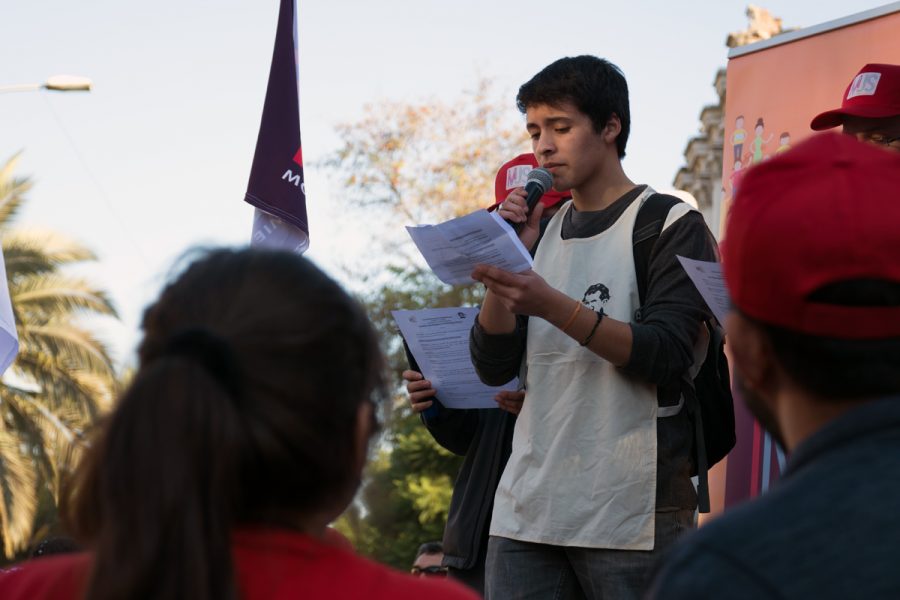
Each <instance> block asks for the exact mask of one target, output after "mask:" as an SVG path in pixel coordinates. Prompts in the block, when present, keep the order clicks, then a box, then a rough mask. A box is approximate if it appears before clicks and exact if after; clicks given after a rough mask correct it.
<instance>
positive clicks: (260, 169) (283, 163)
mask: <svg viewBox="0 0 900 600" xmlns="http://www.w3.org/2000/svg"><path fill="white" fill-rule="evenodd" d="M297 31H298V28H297V0H281V8H280V9H279V12H278V29H277V31H276V33H275V51H274V52H273V54H272V67H271V69H270V70H269V85H268V88H267V89H266V102H265V105H264V107H263V114H262V122H261V123H260V126H259V137H258V138H257V140H256V153H255V154H254V156H253V167H252V168H251V170H250V181H249V182H248V184H247V193H246V194H245V196H244V200H246V201H247V202H249V203H250V204H252V205H253V206H255V207H256V212H255V215H254V218H253V237H252V245H254V246H264V247H276V248H282V249H286V250H292V251H294V252H298V253H302V252H304V251H305V250H306V249H307V248H308V247H309V225H308V223H307V218H306V186H305V183H304V179H303V151H302V147H301V143H300V94H299V89H298V81H299V79H298V77H297V66H298V58H297V57H298V53H297Z"/></svg>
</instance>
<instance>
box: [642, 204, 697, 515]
mask: <svg viewBox="0 0 900 600" xmlns="http://www.w3.org/2000/svg"><path fill="white" fill-rule="evenodd" d="M679 202H681V200H679V199H678V198H676V197H675V196H668V195H665V194H652V195H651V196H649V197H648V198H647V199H646V200H644V203H643V204H642V205H641V207H640V208H639V209H638V214H637V217H636V219H635V221H634V230H633V231H632V234H631V245H632V249H633V251H634V272H635V275H636V276H637V286H638V300H639V302H640V306H639V307H638V309H637V310H636V311H635V312H634V320H635V322H638V323H639V322H640V321H641V319H642V318H643V308H644V301H645V300H646V297H647V284H648V280H649V278H650V273H649V271H650V255H651V254H652V253H653V246H654V245H655V244H656V240H658V239H659V236H660V234H661V233H662V228H663V225H665V223H666V217H667V216H668V215H669V210H671V209H672V207H673V206H675V205H676V204H678V203H679ZM707 327H708V324H707ZM685 388H686V389H687V392H688V395H689V396H690V397H691V402H689V405H690V407H691V413H693V416H694V435H695V436H696V440H695V446H696V449H697V456H696V457H695V458H696V459H697V477H698V485H697V502H698V504H699V510H700V512H709V481H708V476H707V471H708V465H707V462H708V461H707V456H706V443H705V440H704V438H703V421H702V417H701V415H700V407H699V406H698V404H697V399H696V394H695V393H694V389H693V383H688V382H685V384H684V386H683V389H685Z"/></svg>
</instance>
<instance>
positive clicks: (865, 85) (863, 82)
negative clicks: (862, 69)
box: [847, 73, 881, 100]
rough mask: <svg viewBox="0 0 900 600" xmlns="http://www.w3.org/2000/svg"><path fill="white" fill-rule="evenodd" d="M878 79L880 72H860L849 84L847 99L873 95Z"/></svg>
mask: <svg viewBox="0 0 900 600" xmlns="http://www.w3.org/2000/svg"><path fill="white" fill-rule="evenodd" d="M879 79H881V73H860V74H859V75H857V76H856V79H854V80H853V83H851V84H850V89H849V90H848V91H847V100H849V99H850V98H856V97H857V96H874V95H875V90H876V89H878V80H879Z"/></svg>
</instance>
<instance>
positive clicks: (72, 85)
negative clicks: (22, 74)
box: [0, 75, 91, 94]
mask: <svg viewBox="0 0 900 600" xmlns="http://www.w3.org/2000/svg"><path fill="white" fill-rule="evenodd" d="M38 90H53V91H56V92H89V91H91V80H90V79H89V78H88V77H79V76H78V75H54V76H53V77H48V78H47V81H45V82H44V83H18V84H13V85H0V94H2V93H4V92H34V91H38Z"/></svg>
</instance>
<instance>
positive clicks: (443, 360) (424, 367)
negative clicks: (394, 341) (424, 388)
mask: <svg viewBox="0 0 900 600" xmlns="http://www.w3.org/2000/svg"><path fill="white" fill-rule="evenodd" d="M391 314H392V315H393V317H394V320H395V321H396V322H397V325H398V326H399V327H400V333H401V334H402V335H403V339H405V340H406V343H407V345H408V346H409V350H410V352H412V355H413V358H415V359H416V362H417V363H419V369H420V370H421V372H422V375H424V376H425V379H427V380H428V381H430V382H431V386H432V387H433V388H434V389H436V390H437V397H438V398H439V399H440V401H441V404H443V405H444V406H446V407H447V408H497V403H496V402H494V396H495V395H496V394H497V392H498V391H500V390H515V389H517V388H518V386H519V383H518V379H513V380H512V381H510V382H509V383H507V384H506V385H502V386H499V387H491V386H488V385H485V384H483V383H481V380H479V379H478V375H476V374H475V367H473V366H472V359H471V358H470V357H469V330H470V329H471V328H472V324H473V323H474V322H475V316H476V315H477V314H478V309H477V308H474V307H456V308H426V309H424V310H393V311H391Z"/></svg>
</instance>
